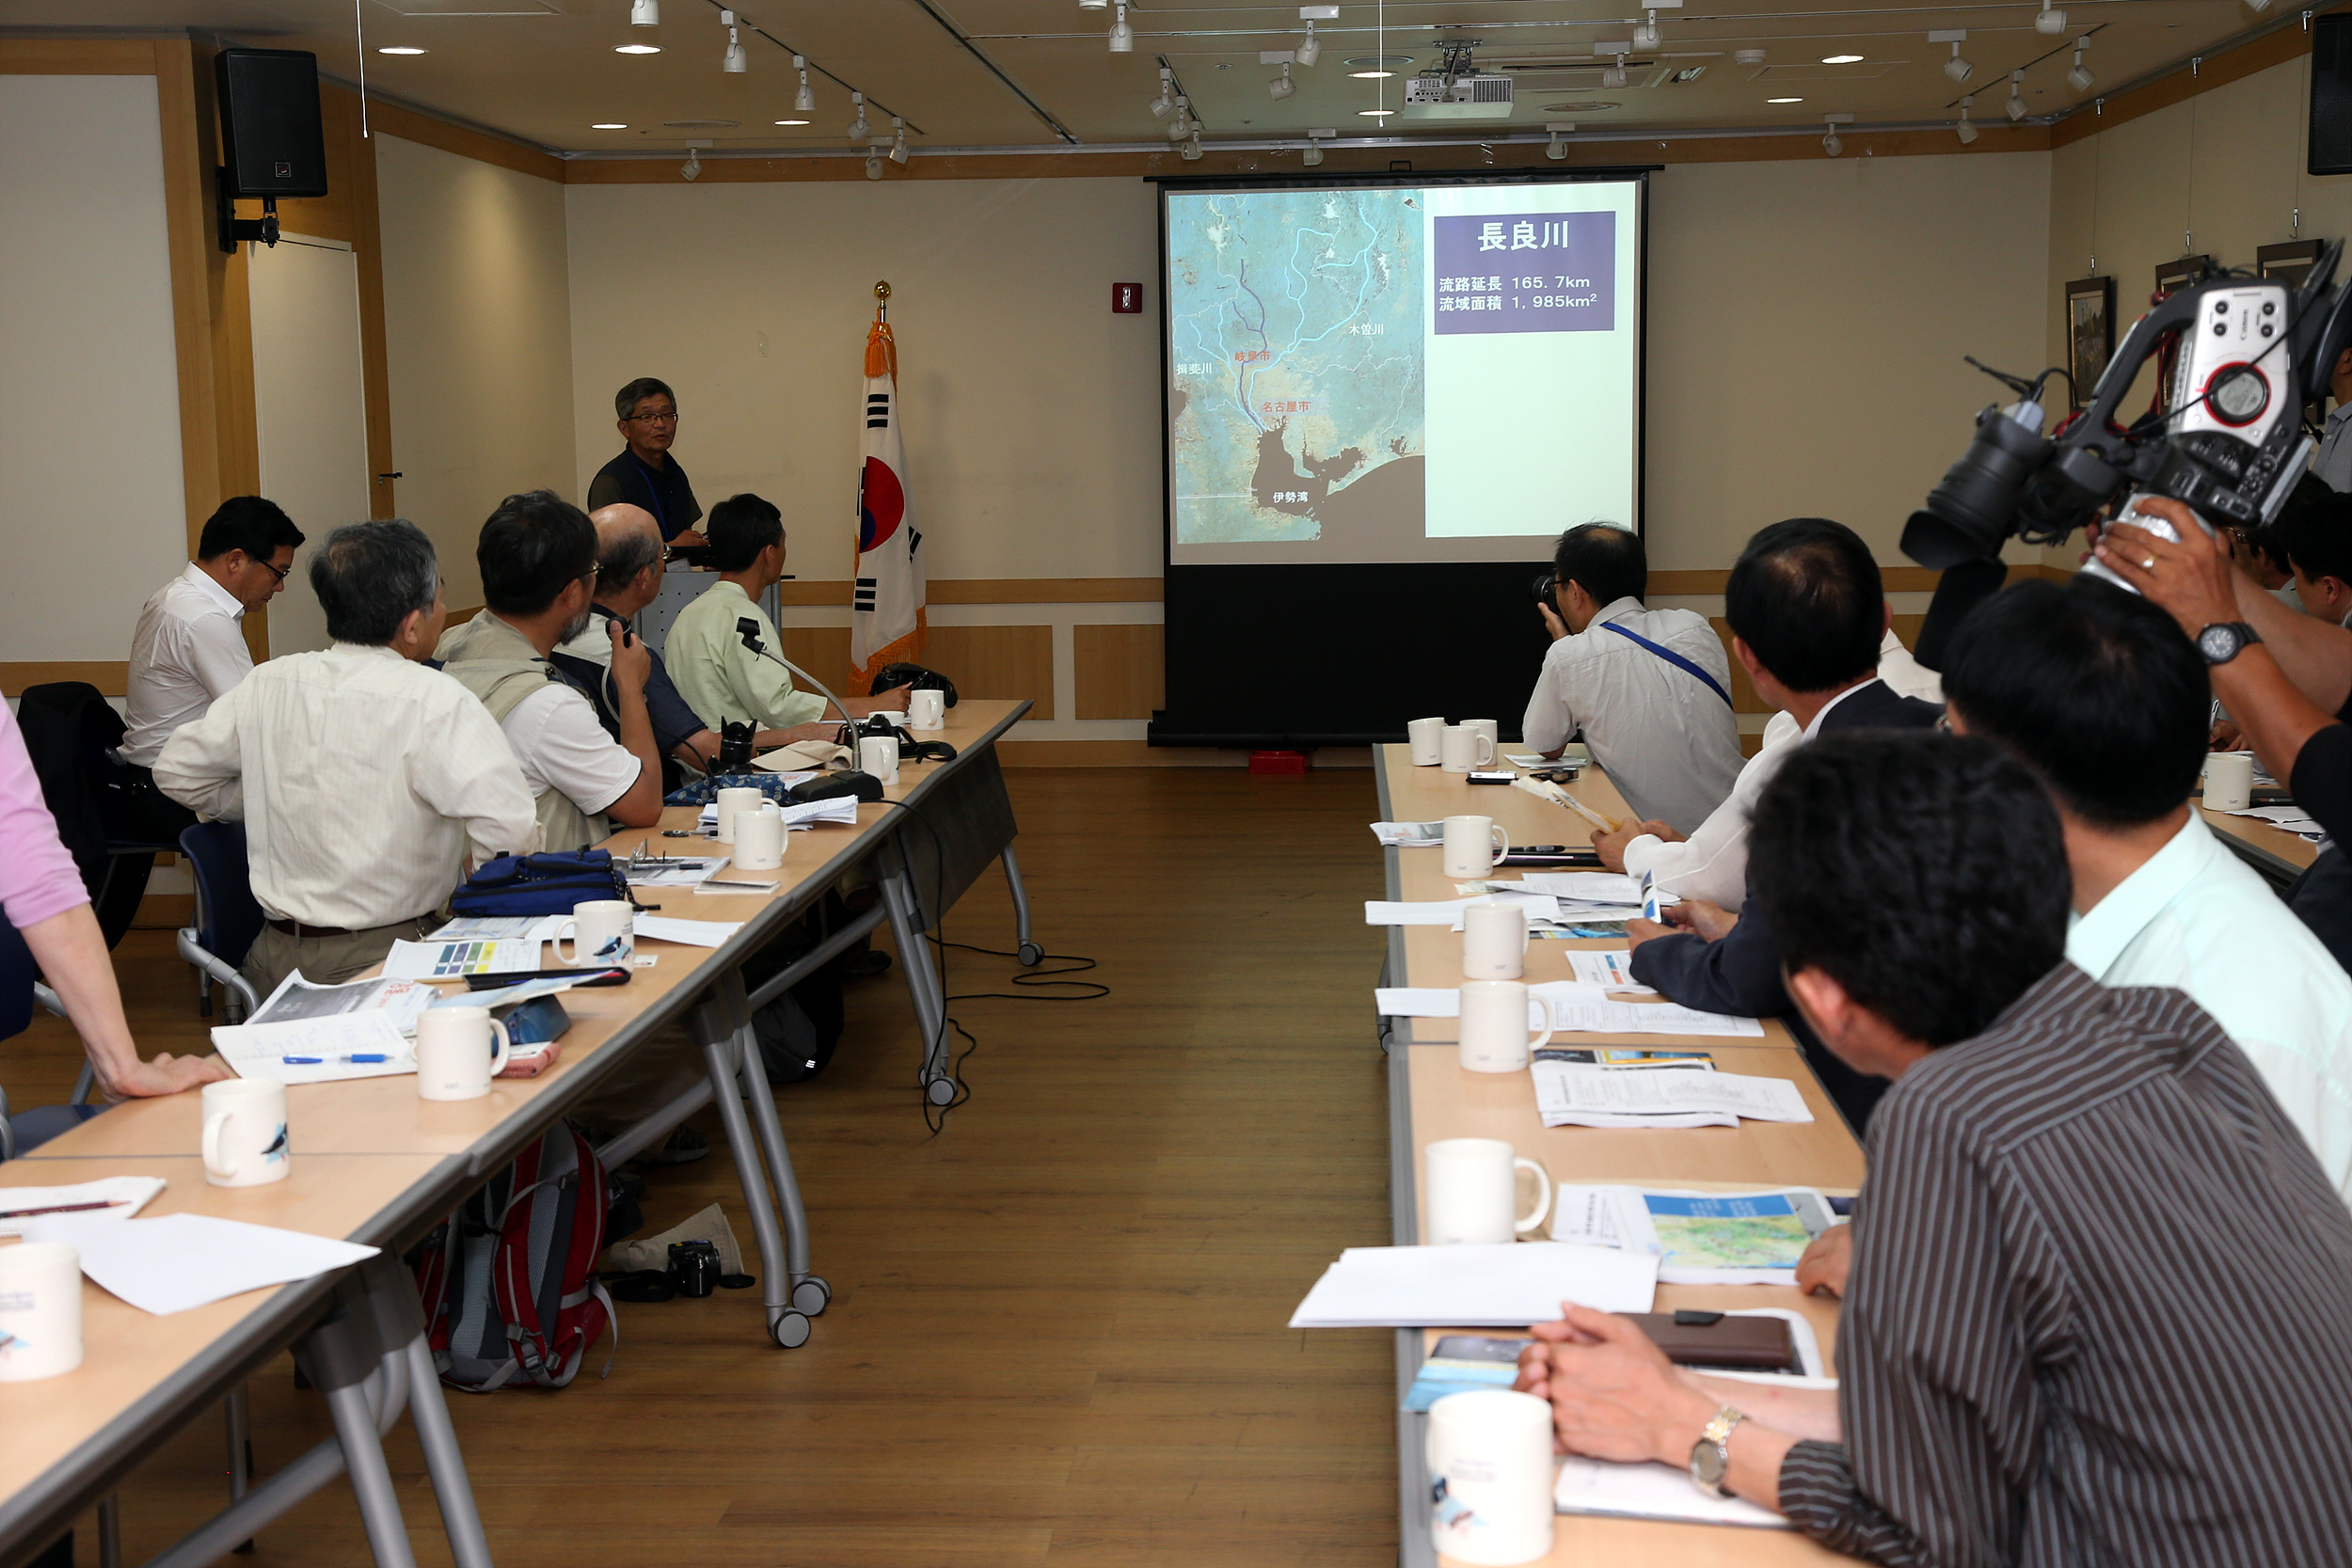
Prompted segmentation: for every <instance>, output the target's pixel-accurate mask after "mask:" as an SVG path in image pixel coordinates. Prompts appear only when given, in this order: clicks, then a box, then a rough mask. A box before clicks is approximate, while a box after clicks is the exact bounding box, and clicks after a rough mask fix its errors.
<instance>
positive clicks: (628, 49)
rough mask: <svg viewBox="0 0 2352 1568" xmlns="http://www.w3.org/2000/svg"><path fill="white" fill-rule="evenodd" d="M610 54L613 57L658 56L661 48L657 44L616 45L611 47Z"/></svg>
mask: <svg viewBox="0 0 2352 1568" xmlns="http://www.w3.org/2000/svg"><path fill="white" fill-rule="evenodd" d="M612 53H614V54H615V55H659V54H660V53H661V46H660V44H658V43H616V44H614V45H613V46H612Z"/></svg>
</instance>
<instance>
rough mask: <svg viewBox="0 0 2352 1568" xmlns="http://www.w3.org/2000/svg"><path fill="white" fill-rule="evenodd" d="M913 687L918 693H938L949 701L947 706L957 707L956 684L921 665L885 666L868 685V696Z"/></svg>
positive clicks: (876, 672) (901, 664)
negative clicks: (903, 687)
mask: <svg viewBox="0 0 2352 1568" xmlns="http://www.w3.org/2000/svg"><path fill="white" fill-rule="evenodd" d="M902 686H911V687H913V688H914V689H916V690H918V691H937V692H940V693H942V694H944V695H945V696H946V699H947V705H948V706H949V707H953V706H955V705H956V683H955V682H953V681H951V680H949V679H948V678H947V677H946V676H945V675H943V674H941V673H939V672H938V671H936V670H926V669H925V668H923V666H921V665H920V664H905V663H900V664H885V665H883V666H882V668H881V669H879V670H877V671H875V672H874V678H873V679H872V680H870V681H868V682H866V695H868V696H873V695H876V694H877V693H880V692H883V691H896V690H897V689H898V688H900V687H902Z"/></svg>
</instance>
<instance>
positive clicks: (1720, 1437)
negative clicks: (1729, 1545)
mask: <svg viewBox="0 0 2352 1568" xmlns="http://www.w3.org/2000/svg"><path fill="white" fill-rule="evenodd" d="M1746 1419H1747V1413H1746V1412H1745V1411H1740V1410H1734V1409H1732V1408H1731V1406H1729V1405H1724V1407H1723V1408H1722V1409H1721V1410H1718V1411H1716V1412H1715V1416H1714V1418H1713V1419H1712V1420H1710V1421H1708V1423H1707V1425H1706V1426H1704V1427H1702V1428H1701V1429H1700V1430H1699V1440H1698V1441H1697V1442H1695V1443H1693V1444H1692V1445H1691V1484H1692V1485H1693V1486H1695V1487H1697V1488H1698V1489H1699V1490H1700V1491H1702V1492H1704V1493H1706V1494H1707V1495H1708V1497H1714V1498H1717V1499H1718V1500H1720V1499H1721V1498H1722V1497H1723V1496H1724V1477H1725V1476H1727V1475H1729V1474H1730V1473H1731V1449H1729V1448H1728V1447H1727V1446H1726V1445H1728V1444H1729V1443H1730V1442H1731V1429H1732V1428H1733V1427H1736V1426H1738V1425H1739V1424H1740V1422H1741V1421H1744V1420H1746Z"/></svg>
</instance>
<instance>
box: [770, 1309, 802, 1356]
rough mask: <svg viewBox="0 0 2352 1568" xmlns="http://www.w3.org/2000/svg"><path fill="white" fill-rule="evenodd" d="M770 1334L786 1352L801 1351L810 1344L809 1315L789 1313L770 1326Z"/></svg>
mask: <svg viewBox="0 0 2352 1568" xmlns="http://www.w3.org/2000/svg"><path fill="white" fill-rule="evenodd" d="M768 1332H769V1333H770V1334H771V1335H772V1336H774V1337H775V1341H776V1343H777V1344H779V1345H782V1346H783V1347H784V1348H785V1349H786V1350H799V1349H800V1348H801V1347H802V1346H803V1345H805V1344H807V1343H808V1337H809V1333H810V1325H809V1321H808V1314H806V1313H804V1312H787V1313H785V1314H784V1315H783V1316H781V1317H779V1318H778V1319H776V1321H775V1322H774V1323H770V1324H769V1325H768Z"/></svg>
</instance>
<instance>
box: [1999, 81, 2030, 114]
mask: <svg viewBox="0 0 2352 1568" xmlns="http://www.w3.org/2000/svg"><path fill="white" fill-rule="evenodd" d="M2025 91H2026V73H2025V72H2024V71H2010V73H2009V103H2006V104H2005V105H2003V107H2005V108H2007V109H2008V110H2009V118H2010V119H2025V118H2026V99H2025Z"/></svg>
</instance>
